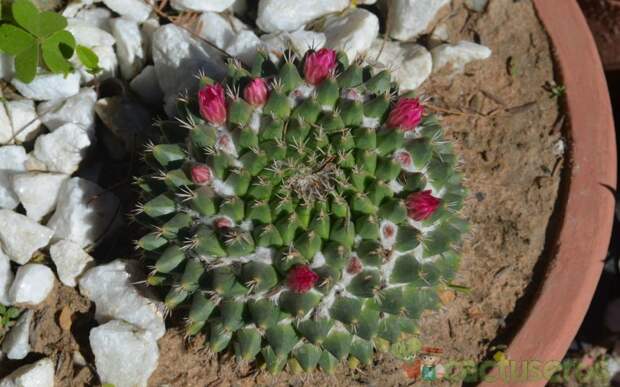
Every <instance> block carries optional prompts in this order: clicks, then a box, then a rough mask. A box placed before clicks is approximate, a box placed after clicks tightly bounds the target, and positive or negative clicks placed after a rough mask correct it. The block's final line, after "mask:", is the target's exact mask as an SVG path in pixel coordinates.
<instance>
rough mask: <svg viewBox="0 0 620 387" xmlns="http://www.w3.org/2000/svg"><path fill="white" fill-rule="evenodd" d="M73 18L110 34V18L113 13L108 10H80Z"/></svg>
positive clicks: (101, 8) (100, 8)
mask: <svg viewBox="0 0 620 387" xmlns="http://www.w3.org/2000/svg"><path fill="white" fill-rule="evenodd" d="M72 17H74V18H75V19H77V20H80V21H82V22H84V24H88V25H91V26H94V27H97V28H100V29H102V30H104V31H108V32H110V18H112V12H110V10H109V9H107V8H103V7H94V8H84V9H81V10H79V11H78V12H77V13H76V14H75V16H72Z"/></svg>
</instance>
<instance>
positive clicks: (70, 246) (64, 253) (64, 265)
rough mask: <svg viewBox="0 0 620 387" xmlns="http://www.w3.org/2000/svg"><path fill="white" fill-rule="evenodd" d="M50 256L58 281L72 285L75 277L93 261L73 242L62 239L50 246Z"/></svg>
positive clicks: (74, 283) (74, 282)
mask: <svg viewBox="0 0 620 387" xmlns="http://www.w3.org/2000/svg"><path fill="white" fill-rule="evenodd" d="M50 256H51V257H52V261H54V264H55V265H56V273H57V274H58V279H60V282H62V283H63V284H65V285H67V286H71V287H74V286H75V285H76V278H78V277H79V276H80V275H81V274H82V273H83V272H84V270H86V268H87V267H88V266H89V265H90V264H91V263H92V262H94V260H93V257H91V256H90V255H88V254H87V253H86V252H85V251H84V250H83V249H82V248H81V247H80V245H78V244H77V243H75V242H71V241H65V240H62V241H60V242H56V243H55V244H53V245H52V247H50Z"/></svg>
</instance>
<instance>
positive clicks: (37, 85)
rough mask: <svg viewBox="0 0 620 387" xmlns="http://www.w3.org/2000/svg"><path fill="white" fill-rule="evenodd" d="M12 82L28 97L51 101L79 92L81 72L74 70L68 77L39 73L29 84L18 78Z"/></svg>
mask: <svg viewBox="0 0 620 387" xmlns="http://www.w3.org/2000/svg"><path fill="white" fill-rule="evenodd" d="M11 84H12V85H13V86H15V88H16V89H17V91H19V93H20V94H21V95H23V96H24V97H26V98H29V99H34V100H37V101H49V100H52V99H61V98H68V97H71V96H72V95H76V94H77V93H79V91H80V74H79V73H76V72H73V73H70V74H68V75H67V76H66V77H65V76H64V75H63V74H38V75H37V76H36V77H35V78H34V79H33V81H32V82H30V83H28V84H26V83H23V82H22V81H20V80H18V79H17V78H14V79H13V80H12V81H11Z"/></svg>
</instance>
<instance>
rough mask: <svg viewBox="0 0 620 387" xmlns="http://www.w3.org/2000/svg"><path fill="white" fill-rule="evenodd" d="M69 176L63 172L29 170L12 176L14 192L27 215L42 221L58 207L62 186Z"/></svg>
mask: <svg viewBox="0 0 620 387" xmlns="http://www.w3.org/2000/svg"><path fill="white" fill-rule="evenodd" d="M68 178H69V175H65V174H62V173H41V172H28V173H20V174H15V175H13V177H12V183H13V192H15V194H16V195H17V197H18V198H19V201H20V202H21V203H22V206H24V208H25V209H26V215H27V216H28V217H29V218H30V219H32V220H34V221H37V222H38V221H40V220H41V219H42V218H43V217H44V216H46V215H47V214H49V213H51V212H52V211H53V210H54V208H56V202H57V201H58V194H59V193H60V187H61V186H62V184H63V183H64V182H65V181H66V180H67V179H68Z"/></svg>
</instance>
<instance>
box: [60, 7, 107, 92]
mask: <svg viewBox="0 0 620 387" xmlns="http://www.w3.org/2000/svg"><path fill="white" fill-rule="evenodd" d="M67 29H68V30H69V31H71V32H72V33H73V34H74V36H75V39H76V42H77V43H78V44H81V45H84V46H86V47H88V48H90V49H91V50H93V52H94V53H95V54H97V56H98V57H99V67H100V68H101V72H99V73H98V74H97V78H98V79H99V80H104V79H107V78H110V77H114V76H115V74H116V67H117V66H118V60H117V58H116V53H115V52H114V45H115V44H116V39H114V36H112V34H110V33H109V32H108V31H105V30H104V29H102V28H100V27H99V26H98V25H96V24H94V23H92V24H88V23H87V22H86V21H84V20H81V19H70V20H69V26H68V27H67ZM70 61H71V63H73V65H74V66H75V68H76V69H77V70H78V72H79V74H80V80H81V83H82V84H84V83H87V82H90V81H92V80H93V79H94V75H93V74H91V73H89V72H88V70H87V69H86V68H85V67H84V66H83V65H82V63H81V62H80V61H79V59H78V58H77V56H74V57H73V58H71V60H70Z"/></svg>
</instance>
